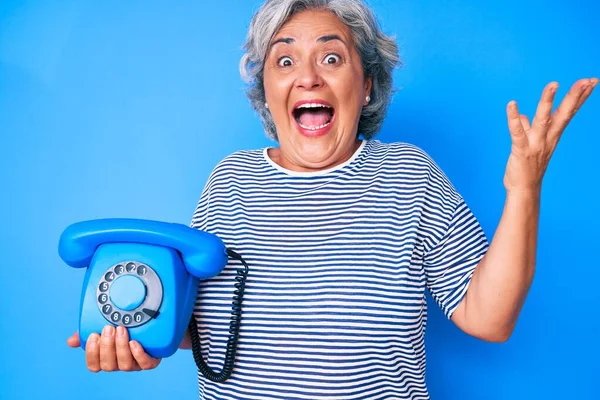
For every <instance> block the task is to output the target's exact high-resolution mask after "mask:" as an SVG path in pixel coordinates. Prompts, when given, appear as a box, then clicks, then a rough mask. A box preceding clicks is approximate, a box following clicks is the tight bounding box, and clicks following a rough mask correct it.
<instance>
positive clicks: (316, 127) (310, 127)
mask: <svg viewBox="0 0 600 400" xmlns="http://www.w3.org/2000/svg"><path fill="white" fill-rule="evenodd" d="M329 124H330V122H326V123H324V124H323V125H319V126H306V125H302V124H301V123H298V125H300V127H301V128H302V129H306V130H308V131H316V130H317V129H322V128H325V127H326V126H327V125H329Z"/></svg>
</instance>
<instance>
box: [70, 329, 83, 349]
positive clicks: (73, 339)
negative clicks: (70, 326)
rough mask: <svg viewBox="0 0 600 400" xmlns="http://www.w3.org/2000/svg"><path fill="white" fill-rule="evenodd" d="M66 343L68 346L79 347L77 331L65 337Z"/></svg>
mask: <svg viewBox="0 0 600 400" xmlns="http://www.w3.org/2000/svg"><path fill="white" fill-rule="evenodd" d="M67 345H69V347H79V346H81V341H80V340H79V332H75V333H74V334H73V335H71V337H69V338H68V339H67Z"/></svg>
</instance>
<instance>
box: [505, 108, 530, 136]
mask: <svg viewBox="0 0 600 400" xmlns="http://www.w3.org/2000/svg"><path fill="white" fill-rule="evenodd" d="M506 115H507V117H508V130H509V131H510V136H511V139H512V143H513V145H514V146H516V147H525V146H527V143H528V141H527V135H526V134H525V128H524V127H523V124H522V123H521V117H520V114H519V108H518V107H517V103H516V102H515V101H514V100H513V101H510V102H509V103H508V106H507V107H506Z"/></svg>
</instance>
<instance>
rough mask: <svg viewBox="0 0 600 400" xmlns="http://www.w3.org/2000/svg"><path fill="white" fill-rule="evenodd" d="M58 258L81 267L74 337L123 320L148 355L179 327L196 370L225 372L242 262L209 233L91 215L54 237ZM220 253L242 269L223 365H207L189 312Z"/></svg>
mask: <svg viewBox="0 0 600 400" xmlns="http://www.w3.org/2000/svg"><path fill="white" fill-rule="evenodd" d="M58 252H59V255H60V257H61V258H62V260H63V261H64V262H65V263H66V264H68V265H70V266H71V267H74V268H84V267H86V268H87V271H86V274H85V277H84V281H83V290H82V294H81V300H80V311H79V337H80V341H81V347H82V348H83V349H85V346H86V342H87V338H88V337H89V335H90V334H91V333H93V332H101V330H102V328H103V327H104V326H105V325H106V324H107V323H110V324H112V325H115V326H117V325H122V326H125V327H126V328H127V329H128V331H129V335H130V338H131V339H132V340H137V341H139V342H140V343H141V344H142V346H143V347H144V349H145V350H146V352H147V353H148V354H150V355H151V356H153V357H156V358H165V357H169V356H171V355H173V354H174V353H175V351H177V348H178V346H179V344H180V343H181V341H182V340H183V337H184V335H185V331H186V329H188V330H189V332H190V338H191V342H192V352H193V355H194V359H195V361H196V364H197V366H198V369H199V370H200V372H201V373H202V374H203V375H205V376H206V377H207V378H208V379H210V380H213V381H216V382H223V381H225V380H227V379H228V378H229V376H230V375H231V373H232V371H233V364H234V361H235V355H236V351H237V341H238V337H239V329H240V322H241V306H242V301H243V295H244V288H245V282H246V276H247V275H248V265H247V264H246V262H245V261H244V260H243V258H242V257H241V256H240V255H239V254H237V253H236V252H234V251H233V250H230V249H227V248H226V247H225V245H224V244H223V242H222V241H221V239H219V238H218V237H217V236H215V235H213V234H211V233H208V232H204V231H200V230H197V229H194V228H191V227H188V226H186V225H182V224H175V223H168V222H161V221H153V220H142V219H127V218H113V219H97V220H89V221H82V222H78V223H74V224H72V225H70V226H68V227H67V228H66V229H65V230H64V232H63V233H62V235H61V236H60V239H59V246H58ZM228 258H234V259H237V260H239V261H240V262H241V263H242V264H243V266H244V268H242V269H239V270H238V271H237V274H236V278H235V280H236V283H235V288H236V290H235V291H234V295H233V309H232V317H231V320H230V326H229V339H228V342H227V350H226V354H225V363H224V366H223V368H222V370H221V372H220V373H216V372H214V371H213V370H212V369H210V368H209V367H208V366H207V365H206V363H205V362H204V359H203V358H202V355H201V353H200V337H199V335H198V331H197V327H196V322H195V319H194V318H193V316H192V313H193V310H194V304H195V301H196V295H197V290H198V286H199V284H200V281H201V280H203V279H208V278H212V277H214V276H216V275H218V274H219V273H221V271H222V270H223V268H225V266H226V265H227V261H228Z"/></svg>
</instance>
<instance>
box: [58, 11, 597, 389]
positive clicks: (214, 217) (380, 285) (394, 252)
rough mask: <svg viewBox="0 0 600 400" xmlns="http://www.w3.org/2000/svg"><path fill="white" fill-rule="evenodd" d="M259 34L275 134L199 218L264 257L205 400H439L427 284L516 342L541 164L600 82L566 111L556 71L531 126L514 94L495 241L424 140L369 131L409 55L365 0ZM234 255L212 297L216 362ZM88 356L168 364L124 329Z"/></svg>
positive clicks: (205, 324)
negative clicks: (430, 366) (224, 373)
mask: <svg viewBox="0 0 600 400" xmlns="http://www.w3.org/2000/svg"><path fill="white" fill-rule="evenodd" d="M245 48H246V50H247V53H246V55H245V56H244V57H243V59H242V62H241V67H242V68H241V69H242V74H243V76H244V77H245V78H247V80H248V81H249V83H250V89H249V92H248V94H249V97H250V100H251V104H252V106H253V107H254V109H255V110H256V111H257V112H258V114H259V115H260V117H261V119H262V121H263V123H264V126H265V130H266V132H267V134H268V135H269V136H270V137H271V138H273V139H275V140H276V141H277V142H278V143H279V146H278V147H275V148H269V149H263V150H254V151H240V152H236V153H235V154H232V155H231V156H229V157H227V158H226V159H224V160H223V161H222V162H221V163H219V165H218V166H217V167H216V168H215V169H214V171H213V173H212V174H211V176H210V178H209V181H208V182H207V185H206V187H205V190H204V192H203V194H202V197H201V199H200V202H199V204H198V207H197V210H196V212H195V213H194V216H193V220H192V226H194V227H195V228H198V229H203V230H206V231H210V232H213V233H215V234H217V235H218V236H219V237H221V238H222V239H223V240H224V242H225V243H226V244H227V245H228V246H229V247H232V248H235V249H236V251H238V252H239V253H241V254H242V255H243V256H244V257H245V259H246V260H247V262H248V263H249V264H250V271H251V272H250V275H249V278H248V281H247V284H246V295H245V300H244V314H243V325H242V330H241V333H240V344H239V348H238V357H237V361H236V369H235V370H234V373H233V375H232V376H231V378H230V379H229V380H228V381H226V382H225V383H213V382H211V381H207V380H205V379H204V377H203V376H202V375H199V379H200V381H199V382H200V393H201V395H202V397H203V398H206V399H237V398H244V399H280V398H286V399H292V398H298V399H321V398H345V399H346V398H348V399H350V398H352V399H354V398H356V399H357V398H369V399H391V398H409V399H427V398H429V396H428V392H427V387H426V384H425V350H424V329H425V322H426V313H427V310H426V301H425V291H426V290H428V291H429V292H430V293H431V294H432V296H433V298H434V299H435V300H436V302H437V303H438V304H439V306H440V307H441V308H442V310H443V311H444V313H445V315H446V316H447V317H448V318H450V319H451V320H452V321H453V322H454V323H455V324H456V325H457V326H458V327H459V328H460V329H462V330H463V331H464V332H466V333H467V334H469V335H472V336H475V337H477V338H480V339H482V340H487V341H494V342H503V341H506V340H507V339H508V338H509V336H510V335H511V332H512V330H513V328H514V326H515V323H516V321H517V317H518V315H519V312H520V309H521V306H522V304H523V302H524V300H525V297H526V294H527V291H528V289H529V286H530V284H531V281H532V277H533V274H534V269H535V253H536V237H537V225H538V223H537V221H538V215H539V206H540V191H541V183H542V178H543V175H544V172H545V170H546V167H547V165H548V162H549V159H550V157H551V155H552V153H553V151H554V148H555V147H556V144H557V142H558V140H559V138H560V136H561V135H562V133H563V131H564V129H565V127H566V126H567V124H568V122H569V121H570V119H571V118H572V117H573V116H574V115H575V113H576V112H577V110H578V109H579V108H580V107H581V105H582V104H583V103H584V102H585V100H586V99H587V98H588V96H589V95H590V93H591V92H592V90H593V88H594V87H595V85H596V84H597V82H598V79H595V78H594V79H582V80H579V81H578V82H576V83H575V84H574V85H573V87H572V88H571V90H570V91H569V93H568V94H567V95H566V97H565V98H564V100H563V101H562V102H561V104H560V106H559V107H558V109H557V111H556V112H555V113H554V114H552V106H553V101H554V95H555V93H556V88H557V86H558V85H557V84H556V83H555V82H552V83H550V84H548V85H547V86H546V88H545V89H544V90H543V93H542V96H541V100H540V102H539V105H538V109H537V112H536V115H535V118H534V120H533V124H530V122H529V120H528V118H527V117H526V116H523V115H520V114H519V111H518V109H517V106H516V104H515V103H514V102H510V103H509V104H508V106H507V118H508V127H509V131H510V134H511V138H512V150H511V153H510V156H509V159H508V164H507V168H506V174H505V177H504V185H505V188H506V203H505V208H504V213H503V215H502V219H501V221H500V224H499V226H498V228H497V230H496V233H495V235H494V238H493V240H492V242H491V244H488V241H487V239H486V237H485V235H484V233H483V231H482V229H481V227H480V225H479V223H478V222H477V219H476V218H475V217H474V216H473V214H472V213H471V211H470V210H469V208H468V206H467V205H466V203H465V202H464V200H463V198H462V197H461V196H460V194H459V193H457V191H456V190H455V188H454V187H453V186H452V184H451V183H450V182H449V180H448V179H447V177H446V176H445V175H444V173H443V172H442V171H441V170H440V169H439V168H438V166H437V165H436V164H435V163H434V162H433V161H432V160H431V159H430V158H429V157H428V155H427V154H425V153H424V152H423V151H422V150H420V149H418V148H417V147H415V146H412V145H409V144H406V143H393V144H383V143H380V142H379V141H376V140H374V139H373V137H374V136H375V134H376V133H377V132H378V131H379V129H380V127H381V124H382V122H383V119H384V116H385V112H386V108H387V105H388V102H389V98H390V92H391V87H392V71H393V69H394V67H395V66H396V65H397V64H398V63H399V59H398V55H397V46H396V44H395V43H394V42H393V41H392V40H391V39H390V38H388V37H387V36H385V35H384V34H383V33H382V32H381V31H380V30H379V28H378V26H377V24H376V22H375V19H374V17H373V15H372V13H371V11H370V10H369V9H368V8H367V6H365V5H364V4H363V3H362V2H361V1H360V0H331V1H328V0H304V1H302V0H269V1H267V2H266V3H265V4H264V5H263V6H262V7H261V9H260V10H259V11H258V12H257V14H256V15H255V16H254V18H253V20H252V24H251V26H250V29H249V33H248V38H247V42H246V47H245ZM236 268H238V265H235V264H232V265H229V266H228V267H227V268H226V270H225V271H224V272H223V273H222V274H221V275H219V276H218V277H216V278H214V279H212V280H210V281H209V282H206V283H205V284H203V285H201V288H200V291H199V293H198V302H197V304H198V307H197V309H196V310H195V315H196V318H197V321H198V329H199V332H200V334H201V336H202V337H203V338H204V340H205V341H207V340H209V342H210V343H209V348H208V349H204V350H205V354H209V365H210V366H212V367H213V368H215V369H218V368H219V367H220V365H221V364H222V362H223V355H224V351H225V342H226V339H227V336H226V332H227V327H228V324H227V321H228V316H229V314H228V310H229V309H230V299H231V290H232V276H233V273H234V271H235V269H236ZM69 344H70V345H71V346H74V347H75V346H78V345H79V341H78V337H77V335H74V336H73V337H71V338H70V339H69ZM182 347H183V348H186V347H189V343H187V340H186V341H184V343H182ZM86 357H87V366H88V368H89V369H90V370H92V371H100V370H105V371H114V370H139V369H151V368H155V367H156V366H157V365H158V364H159V363H160V360H156V359H152V358H150V357H149V356H148V355H147V354H146V353H144V351H143V349H142V348H141V347H140V346H139V344H136V343H129V341H128V336H127V332H126V330H125V329H122V328H119V329H117V330H116V332H115V330H114V329H112V328H110V327H108V328H107V329H105V331H104V332H103V333H102V335H101V336H100V335H94V336H93V337H90V340H89V341H88V348H87V349H86Z"/></svg>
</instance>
